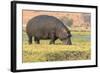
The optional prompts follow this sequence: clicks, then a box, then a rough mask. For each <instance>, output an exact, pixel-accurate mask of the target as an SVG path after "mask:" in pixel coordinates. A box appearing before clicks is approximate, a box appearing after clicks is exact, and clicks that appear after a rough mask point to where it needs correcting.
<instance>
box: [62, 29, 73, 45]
mask: <svg viewBox="0 0 100 73" xmlns="http://www.w3.org/2000/svg"><path fill="white" fill-rule="evenodd" d="M71 36H72V35H71V33H70V31H66V32H62V39H61V41H62V42H63V43H64V44H65V45H72V42H71Z"/></svg>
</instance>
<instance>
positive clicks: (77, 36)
mask: <svg viewBox="0 0 100 73" xmlns="http://www.w3.org/2000/svg"><path fill="white" fill-rule="evenodd" d="M33 39H34V38H33ZM90 39H91V38H90V32H72V44H73V45H64V44H63V43H62V41H60V40H59V39H58V40H56V43H55V44H52V45H50V44H49V42H50V40H41V41H40V44H35V43H34V40H33V44H32V45H29V44H28V37H27V35H26V33H25V32H23V62H25V63H26V62H45V61H65V60H66V61H68V60H87V59H91V57H90V56H91V48H90V46H91V44H90Z"/></svg>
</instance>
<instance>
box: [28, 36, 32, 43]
mask: <svg viewBox="0 0 100 73" xmlns="http://www.w3.org/2000/svg"><path fill="white" fill-rule="evenodd" d="M28 38H29V40H28V42H29V44H32V36H29V35H28Z"/></svg>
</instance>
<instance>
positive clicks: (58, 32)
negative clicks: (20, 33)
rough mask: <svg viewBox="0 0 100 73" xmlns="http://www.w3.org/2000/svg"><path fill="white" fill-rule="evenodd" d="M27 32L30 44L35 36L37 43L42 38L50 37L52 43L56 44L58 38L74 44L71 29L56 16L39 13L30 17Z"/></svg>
mask: <svg viewBox="0 0 100 73" xmlns="http://www.w3.org/2000/svg"><path fill="white" fill-rule="evenodd" d="M26 32H27V35H28V39H29V41H28V42H29V44H32V37H33V36H34V41H35V43H37V44H39V43H40V39H44V40H46V39H50V40H51V41H50V44H55V41H56V40H57V39H60V40H61V41H62V42H63V43H64V44H66V45H71V44H72V42H71V33H70V31H69V29H68V28H67V27H66V26H65V25H64V24H63V22H62V21H60V20H59V19H57V18H56V17H54V16H48V15H39V16H36V17H34V18H32V19H30V20H29V21H28V23H27V26H26Z"/></svg>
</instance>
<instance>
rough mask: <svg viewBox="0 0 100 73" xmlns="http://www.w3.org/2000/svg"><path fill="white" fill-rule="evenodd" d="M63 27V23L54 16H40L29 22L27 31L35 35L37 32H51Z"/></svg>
mask: <svg viewBox="0 0 100 73" xmlns="http://www.w3.org/2000/svg"><path fill="white" fill-rule="evenodd" d="M58 26H59V27H61V26H63V23H62V22H61V21H60V20H59V19H57V18H56V17H54V16H48V15H39V16H36V17H34V18H32V19H31V20H29V22H28V24H27V27H26V31H27V33H30V34H33V33H37V32H50V31H53V30H55V29H56V28H57V27H58Z"/></svg>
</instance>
